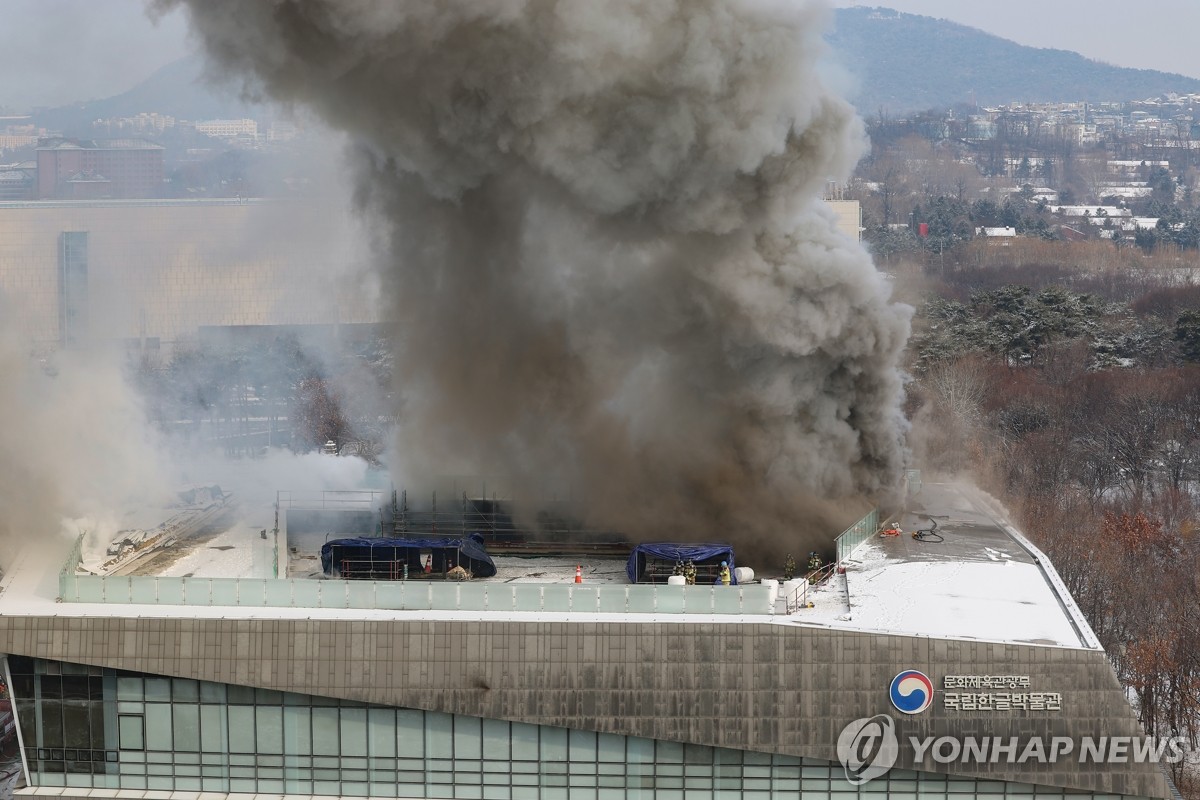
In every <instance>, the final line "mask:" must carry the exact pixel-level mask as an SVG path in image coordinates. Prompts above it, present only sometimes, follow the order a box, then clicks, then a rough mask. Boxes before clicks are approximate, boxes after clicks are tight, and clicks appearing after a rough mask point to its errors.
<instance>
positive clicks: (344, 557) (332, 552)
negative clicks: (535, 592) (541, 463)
mask: <svg viewBox="0 0 1200 800" xmlns="http://www.w3.org/2000/svg"><path fill="white" fill-rule="evenodd" d="M422 550H425V551H428V552H429V553H430V554H431V555H432V556H433V566H434V569H435V570H436V571H438V572H444V571H445V570H446V568H447V564H449V563H453V564H454V565H455V566H461V567H462V568H463V569H466V570H468V571H470V573H471V574H472V575H474V576H475V577H476V578H491V577H492V576H494V575H495V574H496V564H495V562H494V561H492V557H491V556H489V555H488V553H487V550H485V549H484V548H483V537H482V536H480V535H479V534H477V533H473V534H471V535H470V536H465V537H442V538H432V539H415V538H414V539H366V538H352V539H331V540H330V541H328V542H326V543H325V544H324V545H322V546H321V571H322V572H324V573H325V574H326V575H332V574H333V569H334V567H335V566H338V565H340V564H341V563H342V562H343V561H358V562H363V561H371V562H378V563H387V562H401V561H403V562H405V563H407V564H408V565H409V571H410V572H415V571H417V570H419V569H420V568H421V551H422ZM338 568H339V569H340V566H338Z"/></svg>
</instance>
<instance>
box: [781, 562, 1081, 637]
mask: <svg viewBox="0 0 1200 800" xmlns="http://www.w3.org/2000/svg"><path fill="white" fill-rule="evenodd" d="M855 557H856V560H858V561H860V564H859V565H857V566H851V567H850V568H849V569H847V571H846V575H845V582H846V585H847V586H848V588H849V593H850V606H851V610H850V613H849V615H848V617H849V618H848V619H847V618H846V617H847V614H846V612H845V606H844V604H841V603H832V602H831V603H829V604H821V605H820V608H814V609H811V610H810V611H808V612H802V614H801V616H802V618H803V619H804V620H805V621H817V620H818V619H820V618H821V617H822V616H826V617H830V616H831V617H832V619H830V620H828V621H829V622H832V623H834V624H835V625H836V626H837V627H849V628H858V629H864V630H887V631H893V632H898V633H899V632H903V633H915V634H921V635H925V636H942V637H954V638H978V639H988V640H993V641H995V640H999V641H1012V642H1034V643H1039V644H1059V645H1068V646H1078V645H1079V644H1080V640H1079V635H1078V634H1077V633H1076V631H1075V628H1074V627H1073V626H1072V625H1071V622H1070V620H1069V619H1068V618H1067V617H1066V615H1065V614H1063V613H1062V611H1061V610H1059V608H1058V598H1057V596H1056V595H1055V594H1054V592H1053V591H1052V590H1051V588H1050V586H1049V584H1047V582H1046V579H1045V577H1043V575H1042V572H1041V570H1040V568H1039V567H1038V566H1037V565H1036V564H1026V563H1019V562H1016V561H1014V560H1012V559H1002V560H999V561H990V560H989V561H954V562H945V561H916V562H896V561H894V560H892V559H891V558H889V557H888V556H887V555H885V554H884V553H883V552H882V550H881V549H880V548H879V546H878V545H875V544H874V543H873V542H872V543H868V544H865V545H863V548H862V549H861V550H859V552H858V553H856V554H855ZM836 580H837V577H836V576H835V581H836ZM839 582H840V581H839Z"/></svg>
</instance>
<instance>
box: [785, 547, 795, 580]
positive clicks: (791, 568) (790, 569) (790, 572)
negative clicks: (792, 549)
mask: <svg viewBox="0 0 1200 800" xmlns="http://www.w3.org/2000/svg"><path fill="white" fill-rule="evenodd" d="M795 574H796V559H794V558H792V554H791V553H788V554H787V558H785V559H784V560H783V579H784V580H785V581H790V580H791V579H792V577H793V576H794V575H795Z"/></svg>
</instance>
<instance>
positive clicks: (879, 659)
mask: <svg viewBox="0 0 1200 800" xmlns="http://www.w3.org/2000/svg"><path fill="white" fill-rule="evenodd" d="M0 650H3V651H7V652H9V653H15V654H20V655H27V656H35V657H41V658H49V659H59V660H63V661H71V662H76V663H83V664H96V665H103V666H109V667H115V668H121V669H129V670H137V671H142V672H148V673H155V674H160V675H171V676H179V677H189V678H199V679H202V680H211V681H220V682H227V683H235V684H242V685H248V686H257V687H265V688H272V689H280V690H285V691H292V692H302V693H309V694H318V695H326V696H334V697H342V698H350V699H355V700H361V701H366V702H371V703H379V704H384V705H397V706H407V707H412V708H421V709H427V710H435V711H443V712H450V713H458V714H469V715H474V716H481V717H493V718H499V719H508V720H516V721H525V722H536V723H542V724H547V725H559V726H567V727H573V728H581V729H590V730H598V731H606V732H612V733H620V734H627V735H636V736H648V737H653V738H658V739H668V740H674V741H684V742H694V743H699V744H705V745H713V746H721V747H732V748H740V749H749V750H758V751H764V752H774V753H786V754H791V755H800V756H809V757H813V758H821V759H828V760H834V761H836V759H837V756H836V752H835V742H836V739H837V735H838V733H839V732H840V731H841V729H842V727H843V726H844V725H845V724H846V723H847V722H849V721H851V720H853V719H857V718H860V717H866V716H871V715H874V714H878V713H886V712H890V713H892V716H893V717H901V716H903V715H900V714H897V713H895V712H894V710H893V709H892V708H891V706H890V705H889V703H888V699H887V689H888V685H889V683H890V681H891V679H892V677H893V676H895V675H896V674H897V673H898V672H900V671H901V670H903V669H910V668H911V669H919V670H922V671H924V672H925V673H926V674H927V675H929V676H930V677H931V678H932V679H933V680H934V682H935V685H939V686H940V682H941V678H942V676H943V675H946V674H970V675H989V674H990V675H1029V676H1030V677H1031V682H1032V685H1033V687H1034V688H1035V689H1039V690H1046V691H1059V692H1061V693H1062V711H1061V712H1033V711H1028V712H1016V711H1014V712H990V713H986V714H985V713H980V712H951V711H946V710H944V709H943V708H941V703H940V702H939V701H936V700H935V703H934V705H933V707H932V708H931V709H930V710H929V711H927V712H925V713H924V714H922V715H919V716H916V717H909V718H904V719H900V720H898V722H897V727H898V733H899V735H900V736H901V738H902V741H903V740H904V737H906V736H908V735H919V736H924V735H935V736H937V735H950V734H955V735H977V736H985V735H987V736H1027V735H1032V734H1041V735H1059V736H1072V737H1079V736H1087V735H1091V736H1102V735H1109V736H1112V735H1138V734H1139V732H1140V731H1139V728H1138V725H1137V722H1136V720H1135V719H1134V717H1133V715H1132V713H1131V711H1130V709H1129V706H1128V704H1127V703H1126V701H1125V699H1124V696H1123V694H1122V693H1121V690H1120V687H1119V686H1118V684H1117V681H1116V678H1115V677H1114V675H1113V673H1112V670H1111V669H1110V668H1109V666H1108V663H1107V661H1106V659H1105V656H1104V654H1103V653H1101V652H1098V651H1088V650H1068V649H1061V648H1050V647H1039V646H1033V645H1018V644H988V643H983V642H968V641H945V640H934V639H927V638H916V637H905V636H887V635H874V634H865V633H858V632H849V631H831V630H824V629H815V628H803V627H799V626H796V627H788V626H784V625H771V624H765V623H762V624H759V623H754V624H719V623H701V624H676V623H584V622H532V621H531V622H508V621H503V622H502V621H496V622H484V621H480V622H463V621H452V622H451V621H436V622H434V621H410V620H387V621H371V622H366V621H360V622H349V621H334V620H277V621H261V620H234V619H145V618H143V619H119V618H95V617H92V618H64V617H53V618H45V617H41V618H39V617H25V618H23V617H3V618H0ZM898 765H899V766H901V767H912V768H920V769H923V770H927V771H935V772H936V771H942V772H947V771H949V772H954V773H957V774H966V775H977V776H979V777H984V778H987V779H990V780H1017V781H1024V782H1031V783H1041V784H1049V785H1056V786H1065V787H1070V788H1076V789H1084V790H1091V791H1099V792H1111V793H1120V794H1135V795H1143V796H1156V797H1166V796H1168V790H1167V786H1166V782H1165V780H1164V778H1163V776H1162V773H1161V772H1160V771H1159V768H1158V767H1157V766H1155V765H1125V766H1114V767H1111V768H1097V767H1094V766H1091V765H1082V766H1081V765H1079V764H1077V763H1074V762H1068V763H1060V764H1057V765H1042V766H1033V765H1030V766H1016V765H1014V766H1007V765H1000V766H995V767H985V768H984V769H982V770H974V771H973V770H971V769H964V768H959V767H958V766H957V765H956V766H955V767H954V768H953V769H951V768H949V767H941V766H939V765H936V764H932V763H925V764H921V765H915V766H914V765H913V763H912V757H911V752H910V751H908V749H907V748H903V747H902V748H901V759H900V762H899V764H898Z"/></svg>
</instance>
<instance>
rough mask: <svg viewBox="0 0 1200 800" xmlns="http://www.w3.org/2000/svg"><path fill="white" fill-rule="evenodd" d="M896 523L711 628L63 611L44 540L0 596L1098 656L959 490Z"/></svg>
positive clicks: (523, 571)
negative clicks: (797, 590)
mask: <svg viewBox="0 0 1200 800" xmlns="http://www.w3.org/2000/svg"><path fill="white" fill-rule="evenodd" d="M927 515H932V518H933V519H936V520H937V522H938V527H937V532H938V533H939V534H941V535H942V536H943V537H944V539H945V541H944V542H941V543H923V542H918V541H916V540H914V539H913V538H912V537H911V535H910V534H911V532H912V531H913V530H914V529H916V528H917V527H928V525H929V520H930V516H927ZM900 519H901V522H902V524H903V528H904V534H903V535H902V536H899V537H891V538H881V537H879V536H873V537H872V538H871V539H869V540H868V541H867V542H866V543H864V544H863V545H862V546H861V547H860V549H859V550H857V551H856V552H855V554H854V556H853V558H852V559H851V561H850V562H849V563H848V564H847V569H846V572H845V574H844V575H835V576H833V578H832V579H831V580H830V581H829V582H828V583H827V584H825V585H824V586H822V587H817V588H814V589H812V590H811V591H810V593H809V597H810V599H812V600H813V602H814V606H815V607H814V608H811V609H809V608H805V609H801V610H799V611H797V612H795V613H792V614H786V613H783V608H782V604H781V605H780V609H779V611H778V612H777V613H776V614H774V615H734V614H713V615H709V614H647V613H636V614H635V613H630V614H615V613H614V614H598V613H587V612H568V613H560V612H540V613H532V612H516V611H513V612H507V611H505V612H497V611H486V612H484V611H429V610H419V611H418V610H413V611H398V610H387V609H339V608H309V607H274V606H270V607H266V606H172V605H165V604H161V605H160V604H156V605H139V604H127V603H122V604H97V603H74V602H63V603H59V602H56V599H57V594H58V570H59V568H60V566H61V564H62V563H63V561H64V560H65V558H66V556H67V552H68V550H69V547H70V542H69V541H67V540H66V539H54V540H53V541H48V540H43V541H41V542H40V543H39V544H38V546H37V547H36V549H33V550H30V551H27V552H26V553H23V554H22V555H21V556H20V557H18V559H17V560H16V561H15V562H14V563H13V564H12V565H11V569H9V570H7V574H6V575H5V578H4V581H3V583H2V584H0V614H6V615H21V616H24V615H31V616H67V617H86V616H122V617H154V618H194V619H219V618H225V619H343V620H363V621H373V620H389V619H421V620H481V619H496V620H500V619H507V620H514V621H559V622H585V621H590V622H596V621H605V622H673V623H681V624H687V623H709V624H711V623H714V622H719V623H728V624H737V623H745V622H757V623H769V624H782V625H802V626H813V627H826V628H837V629H848V630H861V631H872V632H887V633H893V634H901V635H916V636H928V637H938V638H954V639H978V640H982V641H993V642H1020V643H1029V644H1041V645H1048V646H1060V647H1075V648H1079V647H1089V648H1092V647H1098V645H1097V644H1096V643H1095V636H1094V634H1092V633H1091V631H1090V629H1089V628H1088V627H1087V624H1086V622H1084V621H1083V618H1082V615H1081V614H1080V613H1079V612H1078V610H1077V609H1076V608H1075V607H1074V604H1073V603H1072V602H1071V600H1070V598H1069V596H1067V594H1066V591H1065V589H1063V588H1062V587H1061V582H1060V581H1059V580H1058V577H1057V575H1056V574H1055V573H1054V572H1053V569H1052V568H1050V567H1049V566H1048V563H1046V562H1045V560H1044V557H1042V556H1041V554H1040V553H1039V552H1038V551H1037V550H1036V548H1034V547H1033V546H1032V545H1030V544H1029V543H1028V542H1026V541H1025V540H1024V538H1023V537H1022V536H1021V535H1020V534H1019V533H1018V532H1017V531H1016V530H1015V529H1014V528H1012V526H1011V525H1010V524H1009V523H1008V522H1007V520H1006V519H1005V516H1004V512H1003V509H1002V508H1001V507H1000V506H999V505H998V504H996V503H995V501H993V500H991V498H989V497H987V495H985V494H983V493H982V492H979V491H978V490H977V489H975V488H974V487H972V486H970V485H967V484H958V483H955V484H950V483H944V484H938V483H927V484H925V485H924V487H923V489H922V491H921V493H920V494H918V495H916V496H915V497H913V498H911V500H910V502H909V509H908V511H906V512H905V513H904V514H903V515H902V516H901V517H900ZM266 544H267V543H266V541H265V540H260V536H259V534H258V531H257V530H250V527H249V526H247V525H245V524H244V522H243V524H240V525H238V526H236V527H234V528H230V529H228V530H225V531H223V532H221V533H219V534H216V535H208V536H203V537H197V538H196V540H194V541H190V542H189V541H186V540H185V541H183V542H179V543H177V544H176V545H174V546H173V547H172V548H170V549H171V550H172V551H174V552H173V553H170V554H168V553H164V554H162V556H163V558H162V559H161V560H160V559H159V558H158V557H155V558H154V560H155V561H157V562H159V563H158V565H159V566H160V567H161V568H160V569H157V570H155V572H154V574H158V575H161V576H164V577H166V576H174V577H179V576H197V577H218V576H219V577H229V578H232V577H260V578H261V577H264V576H265V573H264V571H263V568H264V565H265V564H268V563H269V551H267V550H265V549H264V546H266ZM260 551H261V552H260ZM168 556H169V557H168ZM495 561H496V563H497V568H498V574H497V576H496V577H494V578H490V579H487V582H489V583H495V582H499V583H544V584H569V583H573V581H574V571H575V566H576V564H577V563H581V562H582V567H583V582H584V584H585V585H592V586H595V585H621V584H625V583H626V578H625V573H624V560H623V559H613V558H603V559H600V558H592V559H588V558H584V559H576V558H573V557H557V558H520V557H515V556H498V557H496V558H495ZM294 563H295V561H294V560H293V564H294ZM6 566H7V565H6ZM138 571H139V572H142V571H141V570H138ZM306 572H307V571H306V570H293V572H292V575H293V576H294V577H302V576H303V575H305V574H306ZM142 574H145V573H144V572H143V573H142ZM761 577H773V576H761ZM664 588H665V587H664ZM715 591H724V590H723V589H721V588H717V589H715ZM847 593H848V594H847Z"/></svg>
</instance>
